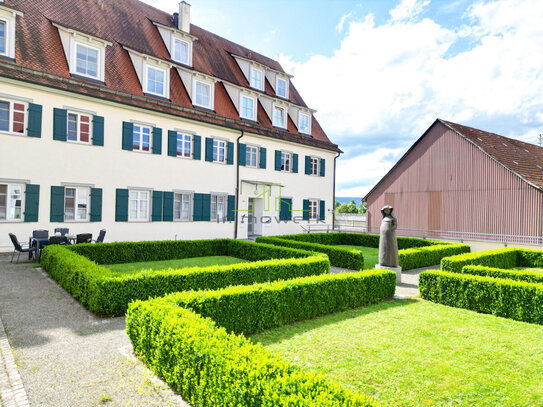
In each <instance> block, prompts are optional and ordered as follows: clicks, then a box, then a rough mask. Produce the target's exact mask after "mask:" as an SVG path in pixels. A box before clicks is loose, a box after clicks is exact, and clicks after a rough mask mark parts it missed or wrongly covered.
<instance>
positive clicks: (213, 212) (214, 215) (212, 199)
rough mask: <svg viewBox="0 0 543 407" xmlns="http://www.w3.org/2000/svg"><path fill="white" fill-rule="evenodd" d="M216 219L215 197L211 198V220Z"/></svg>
mask: <svg viewBox="0 0 543 407" xmlns="http://www.w3.org/2000/svg"><path fill="white" fill-rule="evenodd" d="M216 219H217V197H216V196H212V197H211V220H216Z"/></svg>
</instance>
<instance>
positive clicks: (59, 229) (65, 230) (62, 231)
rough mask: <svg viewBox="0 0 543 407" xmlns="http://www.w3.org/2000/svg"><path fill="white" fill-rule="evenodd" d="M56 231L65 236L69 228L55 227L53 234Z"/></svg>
mask: <svg viewBox="0 0 543 407" xmlns="http://www.w3.org/2000/svg"><path fill="white" fill-rule="evenodd" d="M57 233H60V235H61V236H66V235H67V234H68V233H70V229H68V228H55V235H56V234H57Z"/></svg>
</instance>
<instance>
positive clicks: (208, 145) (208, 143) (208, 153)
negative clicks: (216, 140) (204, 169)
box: [206, 137, 213, 163]
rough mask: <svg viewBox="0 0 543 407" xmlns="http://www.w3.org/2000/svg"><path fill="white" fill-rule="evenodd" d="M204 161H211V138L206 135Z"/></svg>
mask: <svg viewBox="0 0 543 407" xmlns="http://www.w3.org/2000/svg"><path fill="white" fill-rule="evenodd" d="M206 161H209V162H210V163H212V162H213V139H212V138H209V137H206Z"/></svg>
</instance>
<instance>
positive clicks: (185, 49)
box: [174, 40, 189, 64]
mask: <svg viewBox="0 0 543 407" xmlns="http://www.w3.org/2000/svg"><path fill="white" fill-rule="evenodd" d="M174 59H175V60H176V61H179V62H183V63H185V64H187V63H188V62H189V44H187V43H186V42H185V41H181V40H175V52H174Z"/></svg>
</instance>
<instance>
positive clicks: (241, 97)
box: [239, 93, 256, 121]
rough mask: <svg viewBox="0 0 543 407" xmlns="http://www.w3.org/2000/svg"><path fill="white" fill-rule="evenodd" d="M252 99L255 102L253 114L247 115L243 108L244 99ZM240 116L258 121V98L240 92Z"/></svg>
mask: <svg viewBox="0 0 543 407" xmlns="http://www.w3.org/2000/svg"><path fill="white" fill-rule="evenodd" d="M244 99H247V100H251V101H252V102H253V109H252V111H251V116H246V115H245V114H244V113H245V112H244V109H243V100H244ZM239 116H240V117H241V118H243V119H248V120H253V121H256V98H255V97H253V96H248V95H244V94H243V93H241V94H240V98H239Z"/></svg>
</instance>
